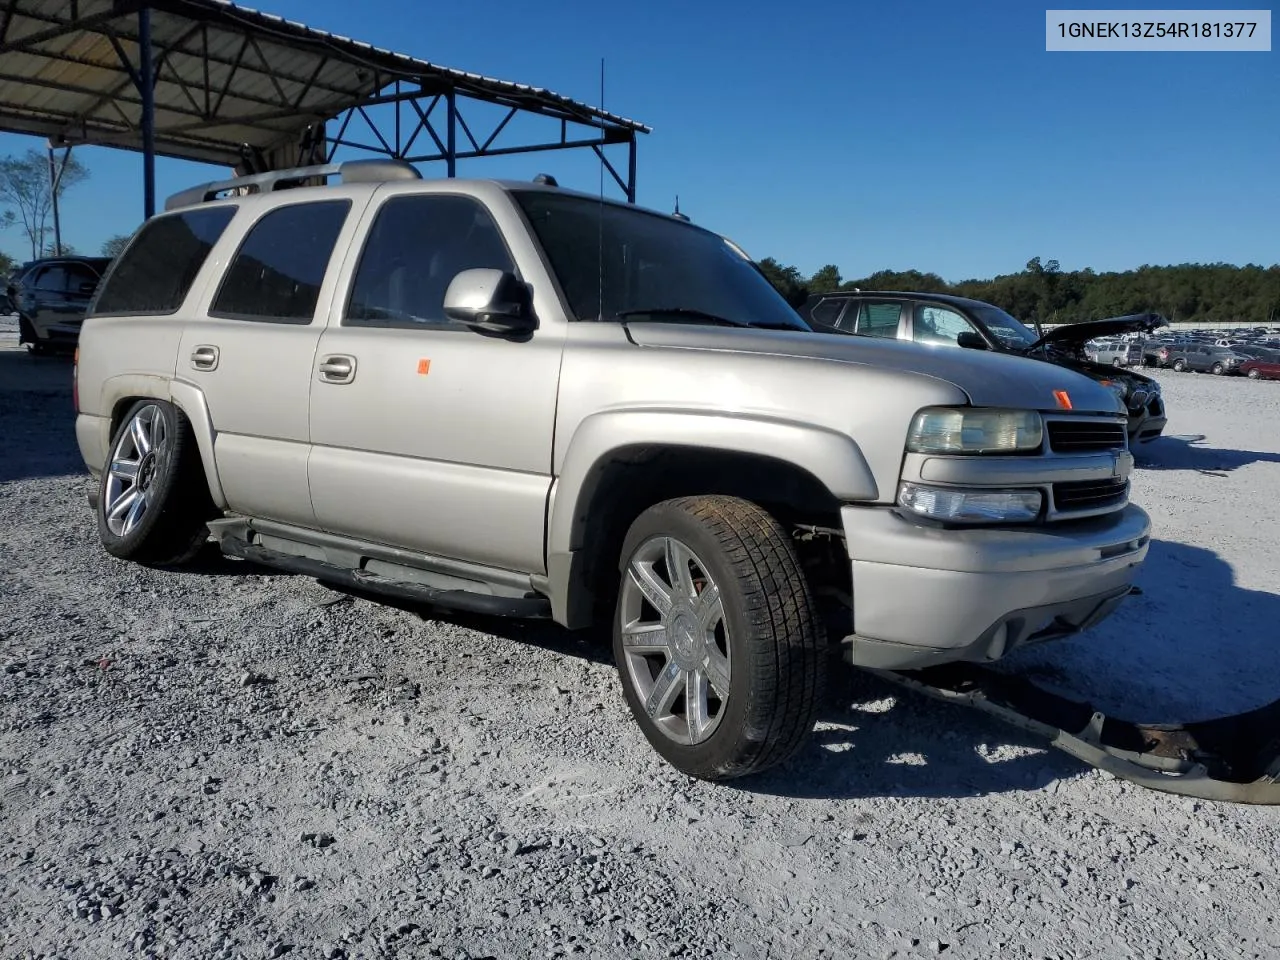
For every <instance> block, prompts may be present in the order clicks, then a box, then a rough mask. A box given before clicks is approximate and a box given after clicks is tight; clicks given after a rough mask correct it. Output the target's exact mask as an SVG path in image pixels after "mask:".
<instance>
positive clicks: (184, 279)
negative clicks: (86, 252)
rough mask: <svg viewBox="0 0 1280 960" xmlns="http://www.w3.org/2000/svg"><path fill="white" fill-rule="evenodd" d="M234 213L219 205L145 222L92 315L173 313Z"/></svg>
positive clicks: (233, 208) (100, 295) (118, 264)
mask: <svg viewBox="0 0 1280 960" xmlns="http://www.w3.org/2000/svg"><path fill="white" fill-rule="evenodd" d="M235 214H236V208H235V207H232V206H223V207H209V208H205V209H196V210H184V211H183V212H181V213H170V214H163V215H161V216H158V217H155V218H153V219H151V220H148V221H147V222H146V223H145V224H144V225H143V227H142V229H141V230H140V231H139V232H138V235H137V236H136V237H134V238H133V242H132V243H130V244H129V247H128V249H126V250H125V252H124V253H123V254H121V256H120V259H119V260H117V261H116V264H115V267H114V268H113V269H112V270H111V275H110V277H108V279H107V282H106V283H105V284H103V285H102V287H101V288H100V290H99V293H98V298H97V300H96V302H95V303H94V306H93V309H92V311H91V312H92V313H94V314H107V313H129V314H145V313H152V314H165V313H173V312H175V311H176V310H177V309H178V308H179V307H180V306H182V301H183V300H185V299H186V297H187V291H188V290H190V289H191V284H192V283H193V282H194V281H195V279H196V274H197V273H199V272H200V268H201V267H202V266H204V261H205V259H206V258H207V257H208V256H209V251H210V250H212V249H213V245H214V244H215V243H217V242H218V238H219V237H221V236H222V231H223V230H225V229H226V228H227V224H228V223H230V222H231V218H232V217H234V216H235Z"/></svg>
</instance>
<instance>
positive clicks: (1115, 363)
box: [1111, 357, 1124, 367]
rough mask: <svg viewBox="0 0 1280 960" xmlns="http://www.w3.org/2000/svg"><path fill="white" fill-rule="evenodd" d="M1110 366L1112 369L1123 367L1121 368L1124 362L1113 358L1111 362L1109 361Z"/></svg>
mask: <svg viewBox="0 0 1280 960" xmlns="http://www.w3.org/2000/svg"><path fill="white" fill-rule="evenodd" d="M1111 365H1112V366H1113V367H1123V366H1124V361H1123V360H1121V359H1120V358H1119V357H1113V358H1112V360H1111Z"/></svg>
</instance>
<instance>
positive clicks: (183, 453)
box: [96, 400, 214, 566]
mask: <svg viewBox="0 0 1280 960" xmlns="http://www.w3.org/2000/svg"><path fill="white" fill-rule="evenodd" d="M96 512H97V517H98V536H99V538H100V539H101V541H102V545H103V547H105V548H106V550H107V552H108V553H110V554H111V555H112V556H116V557H120V558H121V559H122V560H133V561H135V562H137V563H141V564H145V565H147V566H173V565H177V564H181V563H184V562H185V561H187V560H189V559H191V558H192V557H193V556H195V554H196V553H198V552H199V550H200V548H201V547H202V546H203V545H204V543H205V541H206V540H207V539H208V537H209V528H208V526H207V523H208V521H209V520H210V519H212V517H213V514H214V508H213V501H212V499H211V498H210V497H209V488H208V486H207V485H206V483H205V479H204V470H203V467H202V465H201V462H200V451H199V449H198V448H197V447H196V438H195V433H194V432H193V431H192V429H191V424H190V423H188V422H187V418H186V417H184V416H183V415H182V413H181V412H180V411H179V410H178V408H177V407H175V406H174V405H173V404H171V403H168V402H167V401H164V400H140V401H138V402H137V403H136V404H134V405H133V407H132V408H130V410H129V412H128V413H126V414H125V416H124V418H123V419H122V420H121V421H120V426H119V428H118V429H117V430H116V433H115V437H114V438H113V439H112V441H111V453H110V455H109V456H108V458H107V462H106V464H104V465H103V469H102V476H101V478H100V480H99V486H98V506H97V511H96Z"/></svg>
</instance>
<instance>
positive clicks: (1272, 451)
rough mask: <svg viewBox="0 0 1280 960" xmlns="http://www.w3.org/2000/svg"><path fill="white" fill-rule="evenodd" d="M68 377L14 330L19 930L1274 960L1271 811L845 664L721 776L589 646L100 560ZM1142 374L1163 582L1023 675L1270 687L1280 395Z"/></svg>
mask: <svg viewBox="0 0 1280 960" xmlns="http://www.w3.org/2000/svg"><path fill="white" fill-rule="evenodd" d="M5 335H6V331H5V329H4V321H2V320H0V339H2V338H3V337H4V336H5ZM33 370H38V371H39V373H35V374H33V373H32V371H33ZM46 371H47V372H46ZM68 373H69V367H68V365H67V364H65V363H64V362H60V361H54V360H48V361H46V360H35V359H33V358H28V357H26V356H25V355H23V354H20V353H18V352H17V351H15V350H13V349H12V348H10V349H8V350H5V349H3V348H2V347H0V609H2V610H3V617H0V671H2V672H0V956H3V957H5V958H10V957H21V958H33V957H48V958H52V957H61V958H68V960H69V958H94V960H98V958H113V957H139V956H146V957H152V956H154V957H184V958H239V957H244V958H260V957H281V956H289V957H298V958H318V957H326V958H355V957H379V958H380V957H437V956H440V957H450V958H452V957H464V958H480V957H526V956H539V957H541V956H546V957H554V956H561V955H572V954H581V955H584V956H588V957H593V958H594V957H603V958H622V957H670V956H676V957H744V958H766V957H784V956H785V957H791V956H802V957H827V956H830V957H834V956H837V955H840V956H860V957H861V956H866V957H904V958H905V957H927V956H938V955H942V956H947V957H972V958H990V957H994V956H997V955H998V956H1000V957H1002V958H1003V957H1015V958H1021V957H1026V958H1031V957H1035V958H1049V957H1053V958H1067V957H1078V958H1084V957H1103V958H1129V957H1135V958H1136V957H1143V958H1146V957H1161V958H1173V957H1204V958H1209V957H1212V958H1214V960H1218V958H1236V957H1249V958H1252V957H1274V956H1276V955H1277V951H1280V929H1277V925H1276V923H1275V922H1274V921H1273V919H1272V915H1273V914H1274V913H1275V911H1274V909H1273V908H1269V907H1267V906H1266V904H1268V903H1270V904H1272V905H1273V906H1274V904H1275V903H1276V902H1277V891H1280V871H1278V870H1277V867H1276V861H1277V857H1278V855H1280V828H1278V826H1277V815H1276V813H1275V812H1274V811H1273V810H1269V809H1266V808H1247V807H1237V806H1230V805H1224V804H1213V803H1207V802H1198V801H1192V800H1187V799H1182V798H1177V797H1172V796H1168V795H1164V794H1157V793H1153V792H1150V791H1146V790H1143V789H1141V788H1138V787H1135V786H1132V785H1130V784H1128V783H1125V782H1122V781H1118V780H1116V779H1114V778H1112V777H1110V776H1108V775H1105V774H1102V773H1099V772H1097V771H1094V770H1091V769H1089V768H1087V767H1084V766H1083V765H1081V764H1079V763H1076V762H1075V761H1073V760H1071V759H1070V758H1069V757H1067V756H1065V755H1063V754H1061V753H1058V752H1056V751H1048V750H1046V749H1045V748H1044V747H1043V745H1041V744H1038V743H1036V742H1035V741H1034V740H1032V739H1029V738H1027V737H1024V736H1023V735H1021V734H1020V733H1018V732H1017V731H1014V730H1012V729H1010V728H1006V727H1004V726H1002V725H1000V724H998V723H996V722H995V721H993V720H989V719H987V718H985V717H982V716H980V715H977V714H971V713H969V712H967V711H964V710H963V709H961V708H958V707H950V706H947V705H944V704H938V703H935V702H933V701H931V700H927V699H923V698H919V697H915V696H912V695H909V694H902V693H899V692H898V691H897V690H896V688H890V687H887V686H884V685H882V684H881V683H879V682H878V681H876V680H873V679H872V678H869V677H865V676H861V675H854V674H850V675H848V676H844V677H842V678H841V680H840V682H839V683H837V684H836V685H835V691H834V692H833V695H832V698H831V703H830V704H829V707H828V709H827V712H826V715H825V717H824V719H823V722H822V723H821V724H820V727H819V729H818V731H817V733H816V735H815V737H814V738H813V742H812V744H811V745H810V746H808V747H807V748H806V749H804V750H803V751H802V752H801V754H800V755H799V756H797V757H796V758H795V759H794V760H792V761H791V762H789V763H788V764H787V765H785V767H783V768H781V769H779V770H776V771H774V772H771V773H769V774H767V775H765V776H764V777H762V778H759V779H757V780H755V781H753V782H750V783H736V784H733V785H728V786H710V785H707V784H703V783H700V782H697V781H691V780H689V779H687V778H684V777H682V776H680V775H678V774H677V773H675V772H674V771H673V770H672V769H671V768H669V767H667V766H666V765H665V764H663V763H662V762H661V761H660V760H659V759H658V757H657V756H656V754H654V753H653V752H652V751H651V750H650V749H649V748H648V746H647V744H646V743H645V742H644V740H643V738H642V736H641V735H640V733H639V731H638V729H637V728H636V727H635V726H634V724H633V723H632V722H631V720H630V718H629V716H628V714H627V712H626V709H625V705H624V704H623V702H622V699H621V695H620V692H619V690H618V686H617V683H616V680H615V675H614V670H613V668H612V666H611V664H610V663H609V656H608V650H607V646H606V645H605V644H603V643H601V642H599V639H598V638H595V637H591V636H586V637H583V636H579V635H577V634H569V633H567V632H564V631H560V630H557V629H554V628H548V627H544V626H529V625H523V624H519V623H509V622H502V621H490V620H478V619H465V618H457V617H455V618H448V619H435V618H434V617H433V616H432V615H430V614H423V613H419V612H415V611H413V610H408V609H399V608H397V607H394V606H388V605H381V604H376V603H371V602H369V601H367V600H364V599H359V598H352V597H350V596H348V595H345V594H341V593H335V592H333V591H330V590H328V589H326V588H324V587H321V586H319V585H318V584H317V583H316V582H314V581H312V580H308V579H305V578H302V577H291V576H287V575H276V574H272V573H269V572H265V571H263V570H261V569H258V568H253V567H250V566H248V565H246V564H243V563H240V562H235V561H230V560H222V559H220V558H217V557H210V558H208V560H207V562H205V563H203V565H202V567H201V568H200V569H198V570H196V571H193V572H183V573H176V572H165V573H158V572H153V571H148V570H145V569H142V568H139V567H136V566H131V565H129V564H126V563H122V562H118V561H115V560H114V559H112V558H111V557H109V556H108V555H106V554H105V553H104V552H103V551H102V550H101V549H100V548H99V546H98V544H97V541H96V534H95V529H94V525H93V522H92V517H91V514H90V512H89V510H88V508H87V506H86V504H85V499H84V494H85V490H86V486H87V483H86V478H85V475H84V473H83V470H82V468H81V465H80V463H79V460H78V457H77V454H76V451H75V447H74V442H73V438H72V433H71V418H70V400H69V396H68V393H67V388H66V376H67V374H68ZM20 374H21V375H20ZM1161 379H1162V380H1163V381H1164V382H1165V383H1166V389H1167V391H1168V398H1169V403H1170V407H1171V408H1172V411H1173V414H1172V423H1171V425H1170V431H1169V432H1170V433H1171V434H1172V435H1174V436H1171V437H1169V438H1168V439H1162V440H1160V441H1158V442H1157V443H1156V444H1154V445H1152V446H1150V447H1149V448H1146V449H1144V450H1143V451H1142V455H1141V462H1142V463H1143V464H1144V466H1143V469H1141V470H1140V472H1139V473H1138V475H1137V480H1136V496H1137V499H1138V500H1139V501H1141V502H1142V503H1144V504H1145V505H1147V506H1148V507H1149V508H1150V509H1151V511H1152V512H1153V514H1154V515H1155V518H1156V522H1157V525H1158V531H1157V537H1158V540H1157V542H1156V543H1155V545H1154V547H1153V549H1152V558H1151V561H1150V562H1149V564H1148V566H1147V567H1146V568H1145V570H1144V573H1143V576H1142V580H1141V583H1142V585H1143V587H1144V588H1145V590H1146V593H1145V596H1143V597H1140V598H1135V599H1134V600H1133V602H1132V603H1131V604H1130V606H1129V607H1128V609H1127V610H1125V611H1124V612H1123V613H1121V614H1119V615H1117V616H1116V617H1115V618H1114V619H1113V620H1112V621H1110V622H1109V623H1108V624H1105V625H1104V626H1103V627H1102V628H1099V629H1098V630H1097V631H1096V633H1095V634H1094V635H1092V636H1091V637H1089V638H1087V639H1081V640H1078V641H1072V642H1070V643H1065V644H1059V645H1057V646H1055V647H1054V648H1052V649H1048V648H1047V649H1045V650H1042V651H1034V652H1033V651H1028V652H1027V653H1028V655H1024V656H1023V657H1022V659H1021V663H1022V665H1023V666H1025V668H1027V669H1034V670H1036V671H1038V672H1039V673H1040V674H1041V675H1043V676H1046V677H1049V678H1050V679H1055V678H1056V679H1057V681H1058V682H1059V683H1061V684H1063V685H1066V686H1068V687H1072V688H1075V689H1083V690H1085V691H1086V692H1088V693H1091V694H1094V695H1097V696H1098V697H1100V698H1101V701H1102V702H1103V703H1104V705H1105V706H1107V708H1108V709H1111V708H1115V709H1121V710H1123V711H1124V712H1126V713H1129V714H1133V713H1137V712H1145V713H1146V714H1148V715H1154V714H1161V715H1162V716H1161V718H1163V719H1171V718H1173V717H1174V715H1177V718H1180V719H1185V717H1184V716H1183V715H1182V714H1178V711H1180V710H1182V711H1185V710H1192V711H1198V712H1201V713H1212V712H1216V711H1218V709H1219V708H1222V709H1236V708H1239V707H1241V706H1248V705H1255V704H1256V703H1258V702H1261V701H1262V700H1266V699H1270V698H1271V697H1272V696H1275V695H1276V693H1277V691H1276V687H1277V686H1278V684H1277V680H1278V679H1280V662H1278V659H1280V657H1278V655H1277V652H1276V643H1277V639H1280V638H1277V635H1276V624H1277V623H1280V615H1278V614H1280V538H1278V537H1277V536H1276V531H1277V530H1278V529H1280V523H1278V521H1280V506H1278V504H1280V496H1277V494H1278V493H1280V431H1278V430H1277V429H1276V427H1275V424H1276V423H1277V420H1278V419H1280V383H1274V384H1270V383H1248V382H1244V381H1238V380H1230V381H1223V380H1220V379H1212V378H1209V377H1203V376H1193V375H1189V374H1184V375H1176V374H1162V375H1161ZM1197 434H1203V435H1204V438H1205V439H1204V440H1203V441H1201V442H1191V441H1189V440H1187V439H1185V438H1186V437H1188V436H1192V435H1197ZM1032 653H1034V656H1032V655H1030V654H1032ZM1153 718H1154V717H1153Z"/></svg>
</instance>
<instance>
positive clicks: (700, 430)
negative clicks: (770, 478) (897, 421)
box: [547, 409, 878, 623]
mask: <svg viewBox="0 0 1280 960" xmlns="http://www.w3.org/2000/svg"><path fill="white" fill-rule="evenodd" d="M645 446H655V447H665V448H671V447H682V446H683V447H690V448H695V449H698V450H704V451H705V450H714V451H722V452H725V453H744V454H755V455H764V456H768V457H772V458H774V459H777V460H781V461H785V462H787V463H790V464H794V465H795V466H796V467H797V468H798V469H801V470H804V471H807V472H808V473H809V474H811V475H812V476H813V477H814V478H815V479H816V480H817V481H818V482H819V483H821V484H822V485H823V486H825V487H826V489H827V490H829V491H830V492H831V494H832V496H834V497H835V498H837V499H839V500H842V501H850V500H875V499H876V497H877V495H878V487H877V485H876V481H875V476H874V475H873V474H872V472H871V468H870V467H869V466H868V465H867V461H866V459H865V458H864V457H863V455H862V451H861V449H860V448H859V447H858V445H857V443H856V442H855V441H854V439H853V438H852V437H850V436H848V435H847V434H842V433H838V432H836V431H834V430H828V429H826V428H823V427H816V426H814V425H813V424H808V423H796V422H794V421H790V420H784V419H781V418H776V417H768V416H759V415H741V414H724V413H716V412H711V411H699V410H692V411H690V410H671V409H629V410H607V411H602V412H600V413H596V414H593V415H591V416H589V417H587V418H586V419H584V420H583V421H582V422H581V423H580V424H579V425H578V428H577V429H576V430H575V431H574V433H573V436H572V438H571V439H570V441H569V444H568V446H567V448H566V449H565V452H564V456H563V457H562V458H559V469H558V470H557V471H556V476H555V479H554V481H553V483H552V488H551V495H550V499H549V503H548V510H547V563H548V581H549V583H548V587H549V591H550V593H551V596H552V605H553V608H554V609H555V611H556V613H557V618H559V617H561V616H565V617H568V618H569V620H571V621H575V622H576V621H579V620H580V617H579V615H577V614H575V613H570V606H572V607H573V608H574V609H575V610H576V609H580V608H579V607H578V605H577V604H576V603H572V602H571V598H570V594H571V593H577V592H578V591H577V586H575V587H573V588H572V589H571V586H570V584H571V582H574V581H576V580H577V576H576V575H575V573H574V572H573V570H574V562H573V554H574V553H575V551H578V550H581V549H582V547H583V545H584V540H585V536H586V532H587V517H586V504H588V503H589V502H590V500H591V497H592V495H593V494H594V492H595V486H594V479H593V478H594V477H597V476H599V474H600V472H601V471H600V468H601V467H602V465H603V464H604V463H606V462H608V461H609V460H610V459H611V458H612V456H613V455H614V454H616V453H617V452H618V451H621V450H624V449H627V448H636V447H645ZM579 586H580V584H579ZM561 622H562V623H563V622H565V621H564V620H561Z"/></svg>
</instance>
